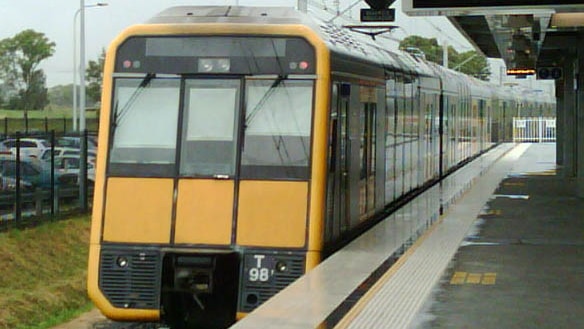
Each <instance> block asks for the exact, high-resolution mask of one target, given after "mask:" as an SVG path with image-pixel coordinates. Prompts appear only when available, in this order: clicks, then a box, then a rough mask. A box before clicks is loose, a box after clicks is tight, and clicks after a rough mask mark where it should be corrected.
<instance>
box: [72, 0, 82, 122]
mask: <svg viewBox="0 0 584 329" xmlns="http://www.w3.org/2000/svg"><path fill="white" fill-rule="evenodd" d="M80 12H81V8H79V9H77V11H75V15H74V16H73V131H77V113H78V112H77V17H78V16H79V13H80Z"/></svg>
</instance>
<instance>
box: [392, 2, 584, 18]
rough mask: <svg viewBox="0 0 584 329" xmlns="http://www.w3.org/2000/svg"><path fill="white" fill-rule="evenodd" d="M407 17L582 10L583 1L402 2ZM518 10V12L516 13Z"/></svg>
mask: <svg viewBox="0 0 584 329" xmlns="http://www.w3.org/2000/svg"><path fill="white" fill-rule="evenodd" d="M402 8H403V11H404V13H406V14H408V15H465V14H466V15H468V14H474V13H494V12H505V11H510V10H513V11H514V13H521V11H522V10H523V11H529V10H531V11H533V10H534V9H544V10H545V9H549V10H553V9H555V8H580V9H582V8H584V1H583V0H537V1H534V0H402ZM518 10H519V12H518Z"/></svg>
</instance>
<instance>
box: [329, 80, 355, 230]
mask: <svg viewBox="0 0 584 329" xmlns="http://www.w3.org/2000/svg"><path fill="white" fill-rule="evenodd" d="M349 93H350V85H348V84H335V85H333V90H332V99H331V117H330V123H329V155H328V159H329V161H328V183H327V217H326V218H327V219H326V220H327V226H326V232H325V241H327V242H329V241H335V240H336V238H337V237H339V236H340V235H341V234H342V233H343V232H345V231H346V230H347V229H348V228H349V220H348V216H347V215H348V213H349V212H348V211H347V206H348V202H347V198H348V195H349V194H348V193H349V189H348V166H347V159H348V157H347V150H348V148H347V145H348V139H349V134H348V125H347V113H348V108H349V97H348V96H349Z"/></svg>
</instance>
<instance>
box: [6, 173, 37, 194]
mask: <svg viewBox="0 0 584 329" xmlns="http://www.w3.org/2000/svg"><path fill="white" fill-rule="evenodd" d="M20 188H21V190H24V191H26V190H31V189H32V188H33V186H32V183H31V182H29V181H27V180H24V179H21V180H20ZM0 190H1V191H14V190H16V178H14V177H8V176H3V175H0Z"/></svg>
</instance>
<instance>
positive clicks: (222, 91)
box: [108, 37, 315, 180]
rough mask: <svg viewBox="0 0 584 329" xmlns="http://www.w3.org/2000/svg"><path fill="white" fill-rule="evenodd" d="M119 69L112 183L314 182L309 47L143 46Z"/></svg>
mask: <svg viewBox="0 0 584 329" xmlns="http://www.w3.org/2000/svg"><path fill="white" fill-rule="evenodd" d="M181 42H182V43H181ZM189 55H190V56H189ZM115 67H116V71H117V72H116V73H117V75H114V95H113V98H112V100H113V103H112V116H111V120H112V122H111V125H110V134H111V138H110V141H111V142H110V154H109V165H108V174H109V175H111V176H129V177H132V176H147V177H174V176H176V175H179V176H180V177H233V176H235V175H239V176H240V177H241V178H243V179H292V180H296V179H301V180H304V179H308V178H309V166H310V140H311V138H310V131H311V125H312V108H313V97H314V79H313V78H310V76H309V75H307V74H313V73H314V72H315V60H314V50H313V49H312V47H311V46H310V45H309V44H308V43H307V42H306V41H305V40H303V39H299V38H259V37H254V38H250V37H144V38H136V37H135V38H131V39H129V40H128V41H126V42H125V43H124V44H123V45H122V46H121V47H120V48H119V50H118V52H117V59H116V66H115ZM120 73H121V74H120ZM211 109H212V110H211Z"/></svg>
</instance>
